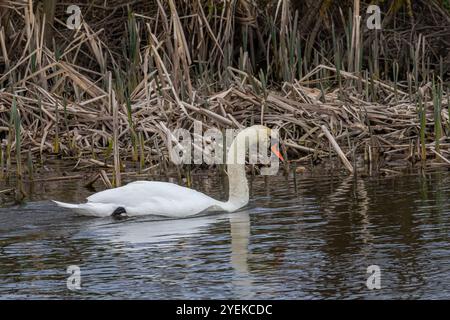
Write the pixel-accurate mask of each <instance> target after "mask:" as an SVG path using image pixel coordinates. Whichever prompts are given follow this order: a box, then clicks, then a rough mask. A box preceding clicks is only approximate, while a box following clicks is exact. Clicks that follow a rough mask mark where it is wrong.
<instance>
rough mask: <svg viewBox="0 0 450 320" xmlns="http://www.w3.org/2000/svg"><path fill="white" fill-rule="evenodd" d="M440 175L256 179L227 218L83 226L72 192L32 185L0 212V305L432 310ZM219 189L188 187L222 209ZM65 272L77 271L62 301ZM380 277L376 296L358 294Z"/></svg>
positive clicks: (447, 287)
mask: <svg viewBox="0 0 450 320" xmlns="http://www.w3.org/2000/svg"><path fill="white" fill-rule="evenodd" d="M449 182H450V174H449V173H434V174H430V175H427V176H426V177H421V176H416V175H412V176H401V177H391V178H366V179H361V180H357V181H355V180H354V179H353V178H347V177H337V176H334V177H332V176H299V177H298V180H297V183H296V185H297V188H296V187H295V184H294V182H293V179H291V178H290V179H287V178H285V177H282V176H280V177H272V178H270V179H267V180H265V179H264V178H262V177H257V178H255V179H254V180H253V181H252V184H251V194H252V196H251V201H250V203H249V205H248V206H247V207H246V208H244V209H242V210H240V211H239V212H236V213H232V214H214V215H208V216H201V217H195V218H188V219H178V220H167V219H162V218H155V217H143V218H135V219H128V220H122V221H116V220H113V219H111V218H104V219H99V218H86V217H79V216H76V215H74V214H72V213H71V212H70V211H67V210H65V209H60V208H58V207H56V206H55V205H53V204H52V203H51V202H50V201H48V199H51V198H57V199H59V200H63V201H64V200H65V201H83V198H84V197H86V196H88V195H89V194H90V191H88V190H86V189H85V188H83V187H82V182H73V181H72V182H59V183H52V184H45V185H39V186H34V188H35V193H34V196H33V200H32V201H30V202H28V203H27V204H25V205H22V206H15V207H8V208H1V209H0V298H2V299H14V298H69V299H90V298H96V299H98V298H100V299H108V298H125V299H132V298H146V299H181V298H186V299H209V298H217V299H219V298H224V299H228V298H233V299H241V298H242V299H252V298H255V299H298V298H305V299H321V298H333V299H334V298H339V299H355V298H365V299H388V298H400V299H416V298H418V299H425V298H431V299H441V298H449V297H450V200H449V194H450V183H449ZM222 186H223V184H221V183H220V181H219V179H211V178H208V179H206V178H205V179H203V180H201V179H199V181H197V183H196V184H195V188H196V189H199V190H201V191H204V192H207V193H208V194H211V195H212V196H215V197H217V198H221V199H224V198H226V191H225V190H224V188H223V187H222ZM69 265H78V266H79V267H80V269H81V290H78V291H70V290H68V289H67V285H66V281H67V278H68V277H69V274H67V273H66V271H67V267H68V266H69ZM370 265H378V266H379V267H380V269H381V286H382V288H381V289H380V290H369V289H368V288H367V286H366V280H367V277H368V276H369V274H367V267H368V266H370Z"/></svg>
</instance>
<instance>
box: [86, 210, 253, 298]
mask: <svg viewBox="0 0 450 320" xmlns="http://www.w3.org/2000/svg"><path fill="white" fill-rule="evenodd" d="M228 219H229V221H230V236H231V244H230V247H231V256H230V264H231V266H232V268H233V270H234V275H233V279H232V284H233V285H234V288H235V294H236V297H237V298H242V299H244V298H247V299H249V298H252V297H253V296H254V293H253V290H252V279H251V276H250V274H249V268H248V256H249V252H248V245H249V240H250V215H249V212H248V211H241V212H237V213H232V214H219V215H208V216H199V217H195V218H186V219H166V220H156V219H153V220H145V221H143V220H142V219H136V220H126V221H120V222H111V223H105V221H103V222H101V221H98V222H97V223H91V224H90V225H89V229H88V230H87V231H85V232H83V234H82V235H79V236H82V237H84V236H86V234H87V235H88V236H89V237H90V238H96V239H100V240H107V241H110V242H111V243H113V244H120V246H113V249H114V250H120V251H123V252H126V251H137V250H145V249H147V248H154V247H155V246H173V245H174V244H176V243H178V240H183V239H186V238H190V237H201V236H202V235H203V234H205V233H207V232H208V231H207V228H208V227H209V226H211V225H213V224H215V223H218V222H223V221H226V220H228Z"/></svg>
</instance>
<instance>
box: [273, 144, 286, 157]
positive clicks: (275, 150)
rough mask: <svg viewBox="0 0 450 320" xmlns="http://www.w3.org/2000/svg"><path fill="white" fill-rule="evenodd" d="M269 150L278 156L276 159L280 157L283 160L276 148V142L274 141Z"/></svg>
mask: <svg viewBox="0 0 450 320" xmlns="http://www.w3.org/2000/svg"><path fill="white" fill-rule="evenodd" d="M270 150H272V152H273V153H274V154H275V155H276V156H277V157H278V159H280V160H281V161H284V158H283V156H282V155H281V153H280V151H279V150H278V144H277V143H275V144H274V145H273V146H272V147H271V148H270Z"/></svg>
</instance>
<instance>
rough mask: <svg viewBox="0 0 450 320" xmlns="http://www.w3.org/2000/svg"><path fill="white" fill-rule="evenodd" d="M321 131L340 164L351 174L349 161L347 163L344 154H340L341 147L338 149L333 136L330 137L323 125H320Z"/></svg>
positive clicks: (351, 169)
mask: <svg viewBox="0 0 450 320" xmlns="http://www.w3.org/2000/svg"><path fill="white" fill-rule="evenodd" d="M320 128H321V129H322V131H323V133H324V134H325V136H326V137H327V138H328V140H329V141H330V143H331V145H332V146H333V148H334V150H335V151H336V152H337V154H338V156H339V158H341V160H342V163H343V164H344V166H345V168H346V169H347V170H348V171H349V172H350V173H351V174H353V172H354V171H353V166H352V164H351V163H350V161H348V159H347V157H346V156H345V154H344V152H342V149H341V147H339V144H338V143H337V142H336V140H335V139H334V138H333V136H332V135H331V133H330V131H328V129H327V127H325V126H324V125H322V126H321V127H320Z"/></svg>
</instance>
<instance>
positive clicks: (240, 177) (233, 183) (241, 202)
mask: <svg viewBox="0 0 450 320" xmlns="http://www.w3.org/2000/svg"><path fill="white" fill-rule="evenodd" d="M242 153H243V154H242ZM242 156H243V158H242ZM239 157H241V158H239ZM239 159H240V160H239ZM244 163H245V134H238V135H237V136H236V138H235V139H234V141H233V143H232V144H231V146H230V149H229V151H228V156H227V164H228V165H227V174H228V183H229V197H228V201H227V202H225V206H224V209H225V210H227V211H234V210H237V209H239V208H241V207H243V206H245V205H246V204H247V203H248V200H249V191H248V183H247V177H246V174H245V164H244Z"/></svg>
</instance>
